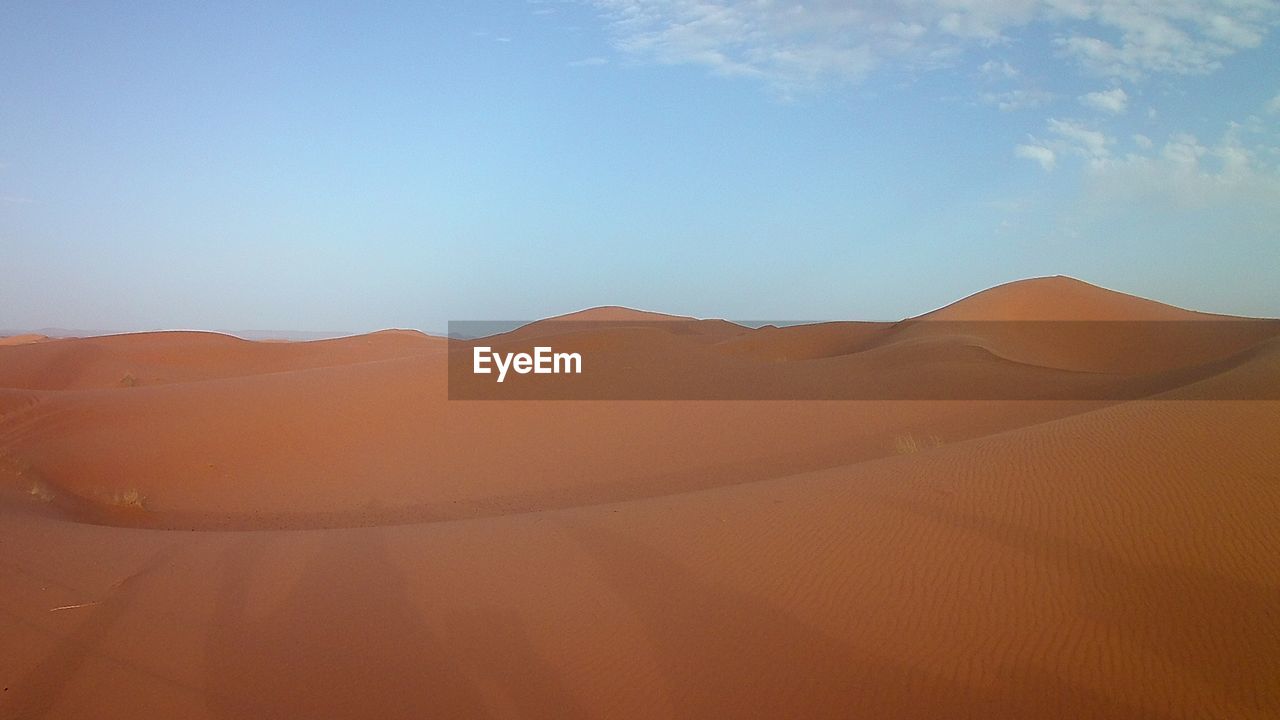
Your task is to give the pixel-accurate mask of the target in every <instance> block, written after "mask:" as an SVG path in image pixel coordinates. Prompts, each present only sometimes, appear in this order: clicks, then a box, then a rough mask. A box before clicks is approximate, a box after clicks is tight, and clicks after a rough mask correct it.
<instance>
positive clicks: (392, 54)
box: [0, 0, 1280, 331]
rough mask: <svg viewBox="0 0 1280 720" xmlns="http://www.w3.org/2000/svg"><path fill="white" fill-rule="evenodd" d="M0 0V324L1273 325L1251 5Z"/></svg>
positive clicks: (1268, 137) (1277, 139) (1108, 0)
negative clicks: (1036, 297) (1070, 289)
mask: <svg viewBox="0 0 1280 720" xmlns="http://www.w3.org/2000/svg"><path fill="white" fill-rule="evenodd" d="M212 5H213V6H206V5H204V4H201V5H196V4H191V5H190V6H188V7H177V4H173V3H155V4H147V3H129V4H120V6H119V7H116V8H112V7H109V6H108V4H107V3H86V4H65V5H64V4H60V3H54V2H18V3H11V4H9V5H7V6H6V8H5V9H4V10H3V11H0V17H3V22H0V258H3V269H2V271H0V272H2V274H0V278H3V280H2V281H0V328H8V329H17V328H36V327H47V326H56V327H70V328H86V329H112V330H135V329H148V328H179V327H195V328H226V329H291V330H349V331H363V330H372V329H376V328H381V327H389V326H400V327H418V328H423V329H430V330H439V329H442V328H443V327H444V325H445V322H446V321H447V320H451V319H452V320H460V319H480V318H533V317H540V316H545V315H549V314H554V313H559V312H566V311H570V310H574V309H578V308H581V307H586V306H592V305H600V304H623V305H630V306H637V307H643V308H647V309H654V310H660V311H669V312H679V313H687V314H694V315H700V316H718V317H729V318H783V319H829V318H852V319H896V318H899V317H902V316H905V315H911V314H916V313H918V312H923V311H925V310H928V309H931V308H933V307H936V306H938V305H941V304H944V303H946V302H949V301H951V300H954V299H956V298H957V297H959V296H961V295H965V294H968V293H970V292H974V291H976V290H980V289H982V288H985V287H988V286H990V285H993V284H997V283H1000V282H1005V281H1008V280H1012V279H1016V278H1020V277H1027V276H1033V275H1044V274H1069V275H1074V276H1077V277H1080V278H1082V279H1085V280H1089V281H1091V282H1095V283H1098V284H1102V285H1105V286H1108V287H1113V288H1116V289H1120V290H1124V291H1128V292H1133V293H1138V294H1143V295H1147V296H1150V297H1155V298H1157V299H1161V300H1165V301H1168V302H1173V303H1176V304H1181V305H1184V306H1189V307H1194V308H1200V309H1208V310H1216V311H1223V312H1235V313H1242V314H1259V315H1273V316H1274V315H1280V282H1277V278H1278V277H1280V45H1278V44H1277V43H1278V41H1277V39H1276V37H1275V33H1274V32H1273V30H1274V29H1275V27H1276V25H1277V22H1280V4H1278V3H1276V2H1269V1H1265V0H1218V1H1217V2H1184V1H1182V0H1173V1H1171V0H1051V1H1048V2H1045V1H1044V0H911V1H909V2H908V1H907V0H874V1H872V2H841V3H835V2H810V3H793V2H781V1H778V2H741V3H730V2H719V3H714V2H695V1H692V0H690V1H684V0H666V1H663V2H658V1H645V0H601V1H600V2H557V1H554V0H544V1H542V2H524V1H520V2H515V1H513V2H503V3H481V2H468V3H458V4H456V5H453V6H447V7H443V8H442V7H440V6H439V5H438V4H435V3H409V2H405V3H373V2H370V3H319V2H314V3H313V2H308V3H297V4H287V3H254V4H250V3H245V4H237V3H231V2H227V3H217V4H212Z"/></svg>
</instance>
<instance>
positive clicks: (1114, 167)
mask: <svg viewBox="0 0 1280 720" xmlns="http://www.w3.org/2000/svg"><path fill="white" fill-rule="evenodd" d="M1241 127H1242V126H1240V125H1237V124H1235V123H1232V124H1231V125H1230V127H1229V129H1228V130H1227V132H1226V133H1225V134H1224V135H1223V137H1222V138H1221V139H1220V140H1218V141H1217V142H1216V143H1212V144H1208V145H1206V144H1205V143H1202V142H1201V141H1200V140H1198V139H1197V138H1196V137H1195V136H1193V135H1190V134H1187V133H1174V134H1172V135H1170V136H1169V138H1168V139H1167V140H1166V141H1165V143H1164V145H1163V146H1162V147H1160V148H1159V150H1158V151H1157V150H1156V149H1155V148H1151V149H1150V150H1148V151H1146V152H1142V153H1133V154H1129V155H1126V156H1124V157H1120V158H1114V159H1112V160H1110V161H1108V162H1104V163H1099V164H1096V165H1094V166H1091V167H1090V169H1089V172H1088V174H1087V176H1086V179H1087V190H1088V192H1089V195H1090V198H1091V202H1101V203H1113V204H1116V205H1118V206H1121V207H1124V206H1128V207H1135V206H1136V205H1134V201H1135V200H1139V199H1140V200H1142V201H1143V203H1141V204H1140V206H1143V207H1154V208H1157V209H1159V208H1164V209H1167V210H1169V211H1174V210H1178V211H1185V210H1189V209H1195V208H1204V207H1232V208H1236V209H1238V211H1239V212H1238V213H1236V214H1237V215H1242V216H1243V215H1255V214H1256V212H1255V211H1258V210H1262V209H1269V210H1268V211H1267V214H1268V215H1269V216H1270V217H1271V218H1273V219H1274V220H1276V221H1277V223H1280V172H1277V169H1276V168H1275V167H1274V166H1269V165H1268V164H1267V163H1266V162H1265V160H1264V158H1265V157H1267V156H1269V155H1272V154H1273V153H1274V152H1275V150H1276V148H1274V147H1271V146H1268V145H1265V144H1261V143H1259V144H1255V145H1253V146H1248V145H1246V144H1245V143H1244V142H1243V140H1242V139H1241V133H1240V128H1241ZM1275 226H1276V225H1272V227H1275Z"/></svg>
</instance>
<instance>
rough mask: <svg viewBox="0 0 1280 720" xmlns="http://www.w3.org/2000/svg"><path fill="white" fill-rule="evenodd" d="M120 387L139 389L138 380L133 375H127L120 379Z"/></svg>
mask: <svg viewBox="0 0 1280 720" xmlns="http://www.w3.org/2000/svg"><path fill="white" fill-rule="evenodd" d="M120 387H138V378H136V377H134V376H133V373H125V374H124V377H122V378H120Z"/></svg>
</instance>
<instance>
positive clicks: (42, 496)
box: [27, 480, 53, 503]
mask: <svg viewBox="0 0 1280 720" xmlns="http://www.w3.org/2000/svg"><path fill="white" fill-rule="evenodd" d="M27 494H28V495H30V496H31V497H33V498H35V499H36V500H39V501H40V502H46V503H47V502H53V488H51V487H49V486H48V485H46V484H45V483H43V482H41V481H39V480H32V481H31V487H29V488H27Z"/></svg>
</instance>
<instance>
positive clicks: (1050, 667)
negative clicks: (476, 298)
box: [0, 278, 1280, 718]
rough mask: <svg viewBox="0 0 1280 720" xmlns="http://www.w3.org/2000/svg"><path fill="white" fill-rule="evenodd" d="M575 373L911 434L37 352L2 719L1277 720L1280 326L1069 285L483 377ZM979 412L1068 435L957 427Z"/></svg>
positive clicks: (225, 339)
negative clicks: (1007, 391) (1012, 393)
mask: <svg viewBox="0 0 1280 720" xmlns="http://www.w3.org/2000/svg"><path fill="white" fill-rule="evenodd" d="M1212 320H1219V321H1221V322H1211V321H1212ZM550 337H553V338H555V343H556V344H557V346H559V345H560V344H562V343H563V344H566V346H573V347H581V348H587V349H589V352H590V353H591V355H590V357H592V358H595V359H597V360H598V362H599V363H600V364H599V365H597V366H596V367H598V368H599V374H597V375H589V374H584V375H583V376H581V378H578V379H577V380H579V381H580V382H581V383H582V385H581V387H583V388H586V390H584V392H586V393H587V395H588V396H589V394H590V392H602V391H607V390H608V389H609V387H610V386H611V384H613V383H619V382H623V381H626V382H631V383H633V386H634V387H636V388H639V389H640V390H645V389H648V390H652V391H656V390H659V389H662V388H667V389H668V390H669V389H670V388H671V387H677V388H681V387H685V385H687V386H688V387H685V389H687V390H688V391H689V392H690V393H696V391H698V390H699V388H705V386H707V385H708V384H709V383H710V384H712V385H714V386H715V387H713V388H712V389H713V390H715V389H716V388H719V390H720V391H723V392H725V393H732V392H740V391H745V389H747V388H755V389H756V392H758V393H760V392H762V393H763V394H757V395H755V396H754V397H768V396H769V393H771V392H776V393H777V394H778V396H779V397H787V396H788V395H789V394H794V393H795V391H796V389H797V388H814V389H818V390H821V389H824V388H828V389H829V388H845V389H846V390H850V391H855V390H856V391H861V392H864V395H863V397H865V396H866V394H865V393H870V391H871V390H874V389H880V390H881V391H886V389H887V390H888V391H892V392H894V393H897V395H896V396H895V397H897V398H902V397H907V396H909V391H915V392H917V393H918V397H919V398H921V399H915V400H906V399H876V400H827V401H805V400H794V399H788V400H751V401H744V400H738V401H714V400H702V401H695V400H673V399H669V400H647V401H599V400H596V401H585V402H565V401H557V400H538V399H530V400H518V399H507V400H485V401H462V400H456V399H455V400H450V399H448V398H449V388H448V382H449V372H450V363H449V358H450V352H451V349H452V352H453V353H455V354H457V353H465V352H466V351H467V350H468V349H469V347H470V346H471V344H474V343H467V342H465V341H447V340H444V339H441V338H433V337H428V336H424V335H421V334H417V333H406V332H388V333H375V334H373V335H367V336H355V337H349V338H339V339H335V340H326V341H315V342H305V343H267V342H248V341H244V340H239V339H236V338H233V337H230V336H225V335H217V334H211V333H187V332H183V333H143V334H134V335H118V336H108V337H97V338H82V339H64V340H53V341H49V342H40V343H28V344H5V345H4V346H3V347H0V519H2V520H3V521H2V522H0V548H3V549H4V550H3V555H2V556H0V613H2V614H3V616H4V620H5V623H4V625H5V628H6V629H5V630H4V631H3V632H0V678H3V685H4V686H5V688H6V689H5V690H4V692H3V694H0V717H5V718H8V717H15V718H27V717H33V718H34V717H62V718H114V717H120V718H126V717H128V718H133V717H191V718H205V717H207V718H264V717H343V718H363V717H369V718H373V717H378V718H386V717H404V718H418V717H558V718H564V717H583V718H586V717H636V718H653V717H698V718H702V717H761V718H766V717H767V718H776V717H832V718H850V717H855V718H857V717H865V718H889V717H892V718H962V717H964V718H968V717H973V718H979V717H981V718H1026V717H1060V718H1082V717H1106V718H1134V717H1152V718H1175V717H1230V718H1274V717H1278V716H1280V614H1278V613H1277V612H1276V610H1275V608H1277V607H1280V563H1277V562H1275V558H1277V557H1280V527H1278V526H1277V524H1276V523H1275V518H1276V517H1277V516H1278V515H1280V443H1277V442H1276V441H1275V439H1276V438H1277V437H1280V398H1276V392H1277V389H1280V330H1278V329H1277V326H1276V325H1275V324H1274V323H1259V322H1252V323H1245V322H1237V321H1234V320H1230V319H1228V318H1223V317H1221V316H1211V315H1206V314H1202V313H1192V312H1190V311H1185V310H1181V309H1178V308H1173V307H1170V306H1167V305H1161V304H1159V303H1155V302H1152V301H1148V300H1143V299H1140V298H1135V297H1132V296H1127V295H1123V294H1120V293H1115V292H1112V291H1108V290H1103V289H1101V288H1096V287H1094V286H1090V285H1088V284H1086V283H1082V282H1080V281H1076V280H1071V279H1067V278H1044V279H1037V280H1029V281H1022V282H1018V283H1012V284H1010V285H1005V286H1001V287H998V288H993V289H991V290H988V291H985V292H983V293H979V294H977V295H974V296H971V297H969V298H966V299H964V300H961V301H958V302H957V303H955V304H952V305H949V306H947V307H946V308H943V309H941V310H938V311H935V312H933V313H928V314H925V315H922V316H919V317H917V318H914V319H911V320H908V321H904V322H901V323H824V324H819V325H809V326H796V327H784V328H761V329H755V330H753V329H749V328H744V327H742V326H739V325H734V324H732V323H726V322H724V321H716V320H695V319H692V318H683V317H677V316H664V315H659V314H652V313H642V312H639V311H631V310H627V309H623V308H600V309H593V310H589V311H583V312H582V313H575V314H571V315H569V316H561V317H560V318H553V319H549V320H548V321H543V322H540V323H534V324H532V325H530V326H526V327H525V328H521V329H519V330H516V331H514V332H511V333H507V334H505V335H503V336H500V337H497V338H491V339H488V340H486V341H485V342H487V343H489V344H491V345H493V346H494V347H510V348H516V347H521V346H522V345H526V344H527V343H528V342H529V341H531V340H533V339H536V338H550ZM539 342H541V340H539ZM584 352H585V351H584ZM637 368H640V369H637ZM645 368H647V369H645ZM624 370H625V373H624ZM637 373H639V374H640V375H641V376H642V377H640V378H639V379H638V380H637V379H636V378H635V377H634V375H636V374H637ZM982 383H993V384H1000V385H1001V386H1019V387H1022V388H1023V389H1024V390H1026V391H1027V392H1029V393H1034V394H1036V396H1039V397H1045V398H1057V399H1041V400H1034V401H1029V400H1010V399H969V400H948V399H945V398H946V397H949V396H950V395H949V394H950V393H953V392H954V391H956V390H958V389H963V388H958V387H957V386H967V387H968V388H970V389H972V388H973V387H981V386H982ZM1108 383H1109V384H1108ZM682 384H683V385H682ZM513 387H516V386H513ZM993 387H995V386H994V385H993ZM760 388H764V390H763V391H760ZM1091 388H1104V389H1106V390H1107V392H1100V393H1097V394H1095V396H1090V394H1089V390H1090V389H1091ZM1118 389H1122V390H1124V391H1125V393H1127V394H1126V396H1125V397H1126V398H1127V397H1130V396H1132V397H1137V398H1140V399H1123V398H1121V397H1119V390H1118ZM526 391H527V392H532V391H531V390H524V391H522V390H520V388H519V387H516V391H515V394H512V395H508V396H506V397H508V398H518V397H522V395H520V393H521V392H526ZM1108 393H1109V394H1108ZM960 394H963V393H960ZM691 396H697V395H696V394H695V395H691ZM530 397H536V396H530Z"/></svg>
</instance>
